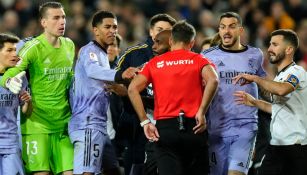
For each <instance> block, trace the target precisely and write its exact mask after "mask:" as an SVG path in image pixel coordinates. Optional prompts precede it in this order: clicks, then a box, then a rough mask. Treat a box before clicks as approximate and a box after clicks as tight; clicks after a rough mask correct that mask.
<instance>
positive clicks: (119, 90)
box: [105, 84, 128, 96]
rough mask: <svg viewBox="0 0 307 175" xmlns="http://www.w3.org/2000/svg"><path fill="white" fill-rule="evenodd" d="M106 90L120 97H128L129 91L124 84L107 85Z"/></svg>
mask: <svg viewBox="0 0 307 175" xmlns="http://www.w3.org/2000/svg"><path fill="white" fill-rule="evenodd" d="M105 89H106V91H107V92H112V93H115V94H116V95H118V96H127V95H128V90H127V88H126V86H124V85H122V84H106V85H105Z"/></svg>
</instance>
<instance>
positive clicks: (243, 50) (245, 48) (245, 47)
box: [219, 44, 248, 53]
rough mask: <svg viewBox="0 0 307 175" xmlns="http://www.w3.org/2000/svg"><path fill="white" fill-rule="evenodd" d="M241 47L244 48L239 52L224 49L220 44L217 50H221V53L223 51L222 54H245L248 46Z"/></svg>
mask: <svg viewBox="0 0 307 175" xmlns="http://www.w3.org/2000/svg"><path fill="white" fill-rule="evenodd" d="M243 47H244V48H243V49H241V50H227V49H224V48H223V47H222V44H220V45H219V49H220V50H222V51H224V52H230V53H240V52H245V51H247V49H248V46H245V45H243Z"/></svg>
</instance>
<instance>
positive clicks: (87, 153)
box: [69, 11, 138, 174]
mask: <svg viewBox="0 0 307 175" xmlns="http://www.w3.org/2000/svg"><path fill="white" fill-rule="evenodd" d="M92 30H93V34H94V40H93V41H91V42H89V43H88V44H87V45H85V46H83V47H82V48H81V50H80V52H79V56H78V59H77V63H76V67H75V74H74V84H73V86H72V87H71V88H72V89H71V91H72V94H71V95H72V98H71V99H72V100H71V105H72V117H71V120H70V122H69V135H70V139H71V142H72V143H73V145H74V174H99V173H101V166H102V168H103V169H104V171H106V170H108V171H111V170H112V169H115V168H117V167H118V162H117V158H116V154H115V152H114V150H113V149H112V148H111V147H110V146H111V145H112V144H111V141H110V138H109V136H108V135H107V110H108V107H109V97H108V93H107V91H106V90H105V89H104V86H105V81H107V82H114V81H118V80H122V79H130V78H133V76H134V75H135V72H136V71H138V69H137V68H128V69H126V70H125V71H124V72H123V73H122V72H118V71H116V70H114V69H110V65H109V59H108V56H107V48H108V46H109V45H111V44H113V42H114V41H115V36H116V34H117V19H116V17H115V15H114V14H113V13H111V12H108V11H99V12H97V13H95V14H94V16H93V19H92ZM116 74H119V75H120V76H122V77H121V78H118V76H117V75H116ZM111 149H112V150H111ZM110 151H112V152H113V154H112V155H113V159H111V158H110V157H108V159H107V160H108V161H103V159H104V158H105V155H107V156H110ZM105 152H108V153H106V154H105Z"/></svg>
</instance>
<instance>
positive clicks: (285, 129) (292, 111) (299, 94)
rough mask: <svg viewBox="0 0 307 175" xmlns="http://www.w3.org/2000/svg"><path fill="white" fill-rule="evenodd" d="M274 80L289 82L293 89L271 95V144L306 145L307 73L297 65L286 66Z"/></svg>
mask: <svg viewBox="0 0 307 175" xmlns="http://www.w3.org/2000/svg"><path fill="white" fill-rule="evenodd" d="M274 81H277V82H289V83H290V84H292V85H293V86H294V88H295V90H294V91H293V92H291V93H289V94H288V95H286V96H277V95H274V96H273V104H272V121H271V126H270V130H271V135H272V139H271V145H293V144H302V145H307V74H306V71H305V70H304V69H303V68H302V67H301V66H298V65H295V64H292V65H290V66H289V67H286V69H284V70H283V71H281V72H279V74H278V75H277V76H276V77H275V79H274Z"/></svg>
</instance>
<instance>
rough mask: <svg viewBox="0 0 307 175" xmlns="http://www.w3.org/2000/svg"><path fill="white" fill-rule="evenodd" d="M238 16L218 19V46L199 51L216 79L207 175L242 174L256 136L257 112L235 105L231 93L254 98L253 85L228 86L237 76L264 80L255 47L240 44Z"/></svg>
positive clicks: (240, 24) (253, 109)
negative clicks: (207, 61)
mask: <svg viewBox="0 0 307 175" xmlns="http://www.w3.org/2000/svg"><path fill="white" fill-rule="evenodd" d="M243 31H244V29H243V27H242V20H241V17H240V16H239V15H238V14H237V13H234V12H226V13H223V14H222V15H221V16H220V20H219V36H220V38H221V44H220V45H218V46H215V47H211V48H209V49H208V50H205V51H204V52H202V54H203V55H204V56H205V57H206V58H208V59H210V60H211V61H212V62H213V63H214V64H215V65H216V66H217V72H218V75H219V78H220V84H219V88H218V92H217V94H216V96H215V97H214V99H213V102H212V104H211V106H210V108H209V110H208V113H207V119H208V132H209V157H210V168H211V169H210V174H212V175H216V174H219V175H226V174H228V175H234V174H236V175H244V174H245V175H246V174H247V172H248V169H249V163H250V160H251V156H252V152H253V149H254V144H255V140H256V134H257V122H258V120H257V118H258V116H257V109H256V108H251V107H247V106H239V105H237V104H235V99H234V96H233V93H234V92H235V91H238V90H243V91H247V92H249V93H251V94H253V96H256V97H257V96H258V88H257V85H256V84H255V83H252V84H249V85H247V86H238V85H234V84H232V78H233V77H235V76H236V75H238V74H240V73H248V74H254V75H259V76H261V77H264V76H265V75H266V74H265V72H264V70H263V68H262V62H263V54H262V52H261V50H260V49H259V48H254V47H251V46H249V45H246V46H245V45H242V44H241V41H240V34H241V33H242V32H243Z"/></svg>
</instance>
